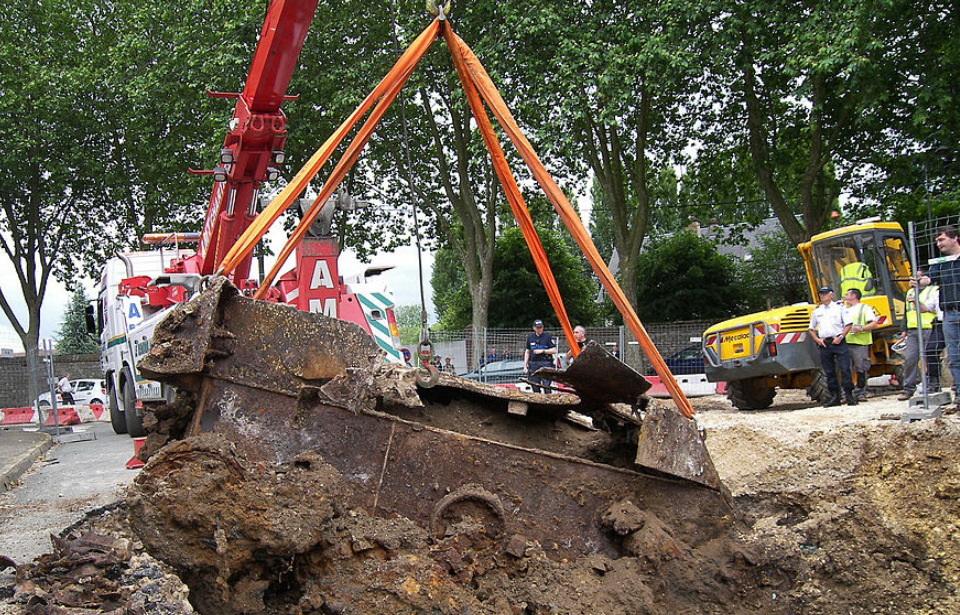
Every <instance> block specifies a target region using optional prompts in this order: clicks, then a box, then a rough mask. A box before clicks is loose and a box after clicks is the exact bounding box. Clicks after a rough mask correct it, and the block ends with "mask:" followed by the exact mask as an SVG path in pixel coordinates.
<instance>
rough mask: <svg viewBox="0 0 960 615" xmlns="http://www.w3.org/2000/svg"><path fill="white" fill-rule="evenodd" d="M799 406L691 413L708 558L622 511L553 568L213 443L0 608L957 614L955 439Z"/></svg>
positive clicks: (959, 502)
mask: <svg viewBox="0 0 960 615" xmlns="http://www.w3.org/2000/svg"><path fill="white" fill-rule="evenodd" d="M788 393H789V392H788ZM785 397H786V398H787V399H784V400H782V401H783V404H785V405H788V406H789V407H790V408H792V409H791V410H778V409H777V408H776V407H775V408H774V410H772V411H769V412H760V413H740V412H736V411H735V410H732V409H731V408H730V407H729V405H726V406H725V405H724V404H725V403H726V402H724V401H723V400H721V399H719V398H709V399H705V400H699V401H698V402H695V404H696V405H698V406H700V414H699V416H700V419H701V421H702V422H703V424H704V425H705V426H706V428H707V432H708V438H707V445H708V448H709V449H710V452H711V455H712V457H713V459H714V462H715V464H716V466H717V469H718V471H719V472H720V475H721V477H722V478H723V480H724V482H725V485H726V487H727V488H728V489H729V491H730V494H731V495H732V497H733V499H734V502H735V504H736V508H737V509H738V510H739V512H740V513H742V515H743V517H744V522H740V521H739V520H738V519H730V520H727V521H726V522H723V523H721V524H720V526H719V527H718V530H717V531H716V532H715V533H714V534H713V535H712V537H710V538H709V539H706V540H703V541H700V542H696V543H692V542H691V541H685V540H684V539H683V536H685V535H686V534H683V533H682V532H679V531H678V528H677V527H676V525H675V524H674V522H673V521H672V520H671V519H666V518H664V516H663V515H662V514H661V515H657V514H653V513H652V511H651V510H649V509H647V508H645V507H644V505H643V502H634V501H628V500H622V501H619V502H617V503H615V504H614V505H612V506H610V507H609V508H608V509H607V510H605V511H604V512H603V514H602V518H601V519H600V520H599V522H600V523H601V524H602V525H603V527H604V528H605V529H606V531H607V532H609V534H610V535H611V536H616V537H618V540H620V541H621V542H622V545H623V551H622V555H621V556H619V557H609V556H601V555H597V556H593V557H583V558H577V559H563V558H557V557H556V556H555V555H554V552H553V551H552V549H553V546H552V545H549V544H547V545H544V544H540V543H538V542H536V541H532V540H529V539H525V538H524V537H522V536H517V535H504V536H499V535H496V533H495V532H492V531H491V526H490V524H489V523H488V521H489V520H485V519H484V518H483V516H484V515H483V514H481V513H479V512H478V513H477V514H476V515H471V514H465V515H464V516H462V517H461V518H460V520H459V522H457V523H453V524H450V525H447V526H446V527H447V529H446V531H445V532H443V533H442V534H441V535H435V534H433V533H432V532H430V531H427V530H426V529H424V528H423V527H420V526H419V525H417V524H414V523H412V522H411V521H409V520H407V519H405V518H399V517H398V518H391V519H383V518H377V517H371V516H369V515H367V514H365V513H364V512H363V511H360V510H357V509H356V508H352V507H351V506H349V505H348V503H347V499H345V498H343V497H342V490H343V489H344V486H343V480H342V476H340V475H339V473H338V472H337V471H336V470H335V469H334V468H333V467H332V466H330V465H328V464H327V463H325V461H324V460H323V459H322V457H321V456H320V455H316V454H312V453H311V454H306V455H304V456H301V457H300V458H298V459H296V460H294V461H293V462H292V463H289V464H283V465H276V466H271V465H268V464H264V463H263V462H262V461H249V460H247V459H246V458H245V457H244V455H243V454H242V453H241V452H240V451H237V450H235V449H234V448H233V447H231V446H230V444H229V443H228V442H225V441H221V440H219V439H217V438H216V437H214V436H206V435H205V436H202V437H200V438H197V439H190V440H187V441H184V442H181V443H178V444H175V445H171V446H168V447H167V448H165V449H163V451H162V452H160V453H158V454H157V455H156V456H155V458H154V459H153V460H151V465H153V466H154V467H165V468H171V467H174V466H176V464H177V463H178V460H180V461H183V462H184V464H185V467H186V462H187V460H188V459H190V460H191V463H190V464H189V467H191V468H193V469H191V471H189V472H186V473H177V472H163V473H152V474H151V473H149V472H145V473H144V474H142V475H141V478H140V480H138V484H137V485H136V486H135V488H133V489H132V490H131V492H130V495H129V497H128V499H127V502H126V506H125V507H123V506H121V507H118V508H117V509H116V510H111V511H105V512H103V513H101V514H98V515H94V516H91V517H90V518H88V519H87V520H86V521H85V522H84V523H83V524H81V525H80V526H78V527H76V528H71V529H70V530H69V531H68V532H65V533H64V535H62V536H61V537H60V538H58V539H57V540H58V542H57V544H58V545H59V547H58V549H59V551H57V550H55V555H56V554H57V553H59V555H58V556H57V557H54V558H53V559H49V558H48V559H47V560H44V559H43V558H40V559H39V560H38V561H37V562H36V563H34V564H28V565H25V566H21V567H20V570H18V584H17V586H16V588H15V589H14V588H11V589H8V590H7V593H6V595H4V594H3V593H0V596H3V597H4V599H5V600H6V607H5V608H6V609H7V610H8V611H10V612H15V613H19V612H23V613H26V612H30V613H53V612H57V613H65V612H71V613H81V612H92V611H94V610H97V611H99V612H109V611H110V610H111V609H114V611H113V612H117V613H121V612H124V613H127V612H129V613H146V612H166V613H187V612H191V610H192V609H196V610H197V611H198V612H201V613H222V612H235V613H267V614H273V613H323V614H330V613H343V614H348V613H364V614H366V613H398V614H399V613H418V614H419V613H424V614H426V613H431V614H435V613H451V614H452V613H457V614H462V613H473V614H494V613H496V614H501V613H505V614H547V613H571V614H579V613H582V614H587V613H590V614H597V613H602V614H605V615H620V614H623V615H626V614H637V613H644V614H646V613H649V614H661V613H662V614H667V613H671V614H672V613H714V614H729V615H740V614H746V613H782V614H787V613H791V614H792V613H810V614H820V613H822V614H833V613H854V614H860V613H864V614H866V613H890V614H893V613H931V614H932V613H938V614H939V613H942V614H947V613H956V612H960V558H958V557H957V554H958V553H960V548H958V547H960V464H958V462H957V451H958V450H960V420H957V418H955V416H950V417H946V418H944V419H938V420H931V421H923V422H917V423H911V424H906V423H900V422H893V421H889V420H880V416H882V415H883V414H887V413H889V412H890V411H891V409H895V408H892V407H891V400H882V399H881V400H871V401H870V402H868V403H866V404H861V406H858V407H857V408H841V409H839V410H836V411H834V410H832V409H831V410H827V409H823V408H813V407H810V406H809V404H806V405H804V403H803V402H802V401H799V400H792V401H791V400H790V399H789V395H787V396H785ZM791 404H796V405H791ZM564 429H566V427H564ZM198 459H199V460H200V462H199V463H194V462H196V461H197V460H198ZM197 468H202V469H203V471H202V472H200V471H195V470H196V469H197ZM185 498H189V499H190V500H191V501H190V502H185V501H184V500H185ZM129 519H133V520H134V521H133V526H132V527H131V525H130V522H129ZM84 536H87V541H86V542H83V541H82V540H81V539H83V537H84ZM91 536H100V537H103V538H94V539H92V544H93V547H90V546H89V543H90V541H91ZM77 540H81V542H79V543H76V544H74V546H73V547H70V548H72V549H73V552H79V553H80V556H79V559H80V560H82V559H83V557H86V556H87V554H89V553H90V551H89V550H90V549H93V550H94V551H96V552H97V553H99V551H97V549H100V550H101V551H106V552H107V554H106V555H103V554H99V555H97V558H98V559H96V561H99V562H102V563H103V564H104V567H103V568H101V569H99V572H98V569H96V568H95V567H94V568H90V567H88V568H86V569H85V570H84V571H82V572H86V573H87V574H88V575H93V576H95V577H97V578H98V579H100V580H99V581H97V582H96V583H92V582H90V580H89V576H88V577H84V576H83V574H81V573H77V572H76V571H77V567H78V566H80V567H82V566H84V565H89V564H90V563H91V562H89V561H88V562H86V563H80V564H76V562H74V564H76V565H75V566H73V567H71V566H72V565H73V564H71V566H68V565H67V563H69V562H71V561H72V560H70V559H69V558H68V557H65V553H67V552H68V551H69V549H68V548H67V547H65V546H64V545H67V544H72V543H71V541H77ZM64 541H65V542H64ZM85 545H86V546H85ZM65 549H66V550H65ZM85 549H86V551H85ZM154 555H156V556H158V557H159V558H160V559H161V560H162V562H161V561H158V560H156V559H154ZM44 557H46V556H44ZM71 571H72V572H71ZM102 577H106V578H107V579H108V580H110V583H105V582H103V578H102ZM181 581H182V583H181ZM84 584H85V585H84ZM144 588H146V589H144ZM187 588H188V589H189V600H190V602H189V603H187V602H185V601H184V600H183V597H184V596H185V595H186V592H187ZM80 590H87V593H85V594H84V593H81V591H80ZM14 592H15V593H14ZM98 592H99V594H98ZM78 595H82V596H84V600H86V601H87V602H86V603H84V604H82V605H79V606H78V605H77V604H70V603H69V602H67V601H63V600H69V599H70V598H69V597H70V596H73V597H74V599H75V597H76V596H78ZM97 596H99V598H98V597H97ZM151 600H152V602H151Z"/></svg>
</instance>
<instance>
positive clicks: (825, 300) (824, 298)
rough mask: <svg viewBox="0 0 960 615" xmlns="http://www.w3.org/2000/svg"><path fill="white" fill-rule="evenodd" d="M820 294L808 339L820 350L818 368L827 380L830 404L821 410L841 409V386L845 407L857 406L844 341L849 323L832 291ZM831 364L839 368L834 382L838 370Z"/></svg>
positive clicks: (827, 288) (821, 290)
mask: <svg viewBox="0 0 960 615" xmlns="http://www.w3.org/2000/svg"><path fill="white" fill-rule="evenodd" d="M819 294H820V305H818V306H817V307H815V308H814V309H813V313H812V314H810V336H811V337H812V338H813V341H814V342H815V343H816V344H817V346H819V347H820V366H821V367H822V368H823V373H824V375H825V376H826V377H827V388H828V389H830V395H831V397H830V400H829V401H828V402H827V403H825V404H823V407H824V408H829V407H831V406H839V405H840V387H841V385H842V386H843V392H844V396H845V397H846V399H847V405H848V406H856V405H857V397H856V396H855V395H854V394H853V379H852V378H851V377H850V350H849V348H847V342H846V339H845V338H846V337H847V333H849V332H850V328H851V323H850V322H849V317H848V316H847V315H846V313H845V312H844V309H843V306H842V305H841V304H839V303H836V302H835V301H834V300H833V289H832V288H830V287H829V286H824V287H823V288H821V289H820V292H819ZM834 361H836V363H837V364H839V368H840V381H837V367H838V366H837V365H835V364H834Z"/></svg>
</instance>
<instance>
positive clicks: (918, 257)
mask: <svg viewBox="0 0 960 615" xmlns="http://www.w3.org/2000/svg"><path fill="white" fill-rule="evenodd" d="M948 227H953V229H954V230H953V233H954V234H955V233H956V229H957V228H958V227H960V213H958V214H953V215H950V216H944V217H940V218H931V219H927V220H924V221H922V222H919V223H916V224H911V225H910V226H909V227H908V233H909V236H910V247H911V252H912V254H911V258H912V259H913V263H915V264H916V265H917V267H918V268H919V269H922V270H926V271H927V272H929V271H930V267H931V266H932V265H935V264H937V263H944V262H945V257H946V256H948V255H947V254H944V253H943V252H941V250H940V246H938V244H937V236H938V235H940V233H941V230H943V229H946V228H948ZM954 258H956V257H954ZM955 267H957V263H956V262H953V263H947V264H945V265H943V266H942V267H939V269H940V271H939V272H938V273H939V275H938V276H936V277H937V279H936V280H935V283H936V284H937V285H938V287H939V301H940V306H941V307H942V308H944V309H945V310H946V309H949V310H955V309H956V307H957V300H958V298H960V276H958V275H957V272H956V269H955ZM921 296H922V295H921ZM939 318H943V324H942V331H946V329H947V328H950V327H954V329H951V330H955V327H956V324H955V323H956V321H955V318H956V311H952V312H950V311H945V312H943V313H942V316H941V315H939V314H938V319H939ZM940 325H941V323H940V322H939V320H938V321H935V322H934V325H933V328H932V329H931V330H926V331H923V330H917V332H916V334H917V335H918V337H919V339H918V344H920V345H921V347H922V348H923V349H924V351H923V352H922V353H921V355H922V356H921V357H920V359H921V368H922V369H921V374H920V376H921V378H922V389H923V390H924V391H927V390H928V384H929V381H930V380H932V381H933V385H934V386H933V388H934V390H936V386H937V385H940V386H943V387H945V386H949V385H951V384H954V388H956V385H955V383H954V382H953V378H952V377H951V370H950V369H948V367H949V363H950V360H949V354H950V352H951V351H949V350H948V351H947V352H946V353H944V352H943V350H944V349H945V347H946V346H947V344H945V343H944V338H945V337H947V339H949V332H948V335H947V336H945V335H944V333H942V332H941V328H940ZM944 355H947V356H944ZM907 379H908V380H909V379H910V376H907ZM907 385H908V386H909V385H910V382H907Z"/></svg>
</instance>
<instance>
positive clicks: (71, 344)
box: [56, 288, 100, 354]
mask: <svg viewBox="0 0 960 615" xmlns="http://www.w3.org/2000/svg"><path fill="white" fill-rule="evenodd" d="M87 303H88V301H87V296H86V294H85V293H84V292H83V289H82V288H79V289H77V290H75V291H74V292H73V296H72V297H71V298H70V305H69V306H67V309H66V311H65V312H64V313H63V320H62V321H61V322H60V330H59V331H58V332H57V341H56V349H57V353H59V354H94V353H96V354H99V353H100V344H99V343H98V342H97V340H96V338H95V337H94V336H93V335H90V334H89V333H87V318H86V309H87Z"/></svg>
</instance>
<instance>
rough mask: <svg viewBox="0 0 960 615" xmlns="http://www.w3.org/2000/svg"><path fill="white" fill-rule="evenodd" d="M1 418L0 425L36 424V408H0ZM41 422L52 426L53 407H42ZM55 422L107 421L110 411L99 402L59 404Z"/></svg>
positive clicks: (70, 423) (71, 423)
mask: <svg viewBox="0 0 960 615" xmlns="http://www.w3.org/2000/svg"><path fill="white" fill-rule="evenodd" d="M0 412H2V413H3V419H2V420H0V425H2V426H8V425H30V424H33V425H36V423H37V409H36V408H0ZM43 416H44V420H43V424H44V425H45V426H47V427H52V426H53V408H50V407H49V406H48V407H46V408H44V409H43ZM57 419H58V420H57V422H58V423H60V425H61V426H63V425H77V424H78V423H93V422H109V421H110V413H109V412H107V410H106V409H105V408H104V407H103V406H102V405H100V404H91V405H87V404H77V405H75V406H60V407H58V408H57Z"/></svg>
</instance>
